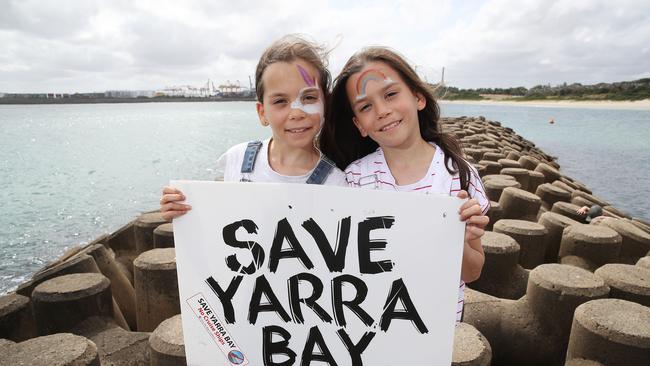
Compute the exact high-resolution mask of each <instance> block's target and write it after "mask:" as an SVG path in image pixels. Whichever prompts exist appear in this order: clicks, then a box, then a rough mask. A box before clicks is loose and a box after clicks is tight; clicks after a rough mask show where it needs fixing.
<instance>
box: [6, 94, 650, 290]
mask: <svg viewBox="0 0 650 366" xmlns="http://www.w3.org/2000/svg"><path fill="white" fill-rule="evenodd" d="M442 113H443V115H444V116H462V115H466V116H478V115H483V116H485V117H486V118H488V119H491V120H496V121H500V122H501V123H502V124H503V125H505V126H509V127H512V128H513V129H514V130H515V131H516V132H517V133H518V134H520V135H522V136H523V137H525V138H527V139H529V140H531V141H533V142H535V143H536V144H537V145H538V146H539V147H540V148H542V149H543V150H544V151H546V152H547V153H549V154H551V155H554V156H558V157H559V163H560V165H561V166H562V168H561V170H562V172H563V173H564V174H566V175H569V176H571V177H573V178H575V179H578V180H580V181H582V182H583V183H586V184H587V186H589V187H590V188H591V189H592V190H593V191H594V193H595V194H596V195H598V196H600V197H602V198H604V199H606V200H608V201H610V202H611V203H613V204H614V206H615V207H617V208H619V209H622V210H623V211H625V212H628V213H630V214H632V215H633V216H638V217H642V218H645V219H649V218H650V207H649V206H650V205H649V204H650V189H649V188H648V184H647V183H646V182H647V181H648V179H649V178H650V172H649V171H648V161H650V148H649V147H648V143H649V142H650V111H635V110H603V109H573V108H571V109H569V108H546V107H544V108H539V107H524V106H491V105H488V106H484V105H465V104H443V105H442ZM550 118H554V119H555V121H556V123H555V124H554V125H549V124H548V121H549V119H550ZM0 131H2V132H1V133H0V187H2V189H1V190H0V198H1V199H2V204H3V210H2V212H3V215H1V216H0V294H2V293H5V292H7V291H9V290H11V289H13V288H15V287H16V286H17V285H18V284H20V283H21V282H23V281H25V280H26V279H27V278H29V276H31V274H32V273H33V272H35V271H37V270H38V269H40V268H41V267H42V266H43V265H44V264H45V263H47V262H48V261H51V260H53V259H56V258H57V257H58V256H59V255H61V253H63V252H64V251H65V250H66V249H67V248H69V247H71V246H74V245H78V244H82V243H85V242H88V241H90V240H92V239H94V238H96V237H97V236H99V235H101V234H103V233H108V232H112V231H114V230H116V229H118V228H119V227H121V226H122V225H124V224H125V223H127V222H128V221H130V220H131V219H133V218H134V217H136V216H137V215H139V214H140V213H141V212H143V211H148V210H152V209H156V208H158V200H159V198H160V191H161V189H162V187H163V186H164V185H165V184H167V183H168V182H169V180H171V179H179V178H183V179H212V178H213V177H214V172H213V167H214V165H215V162H216V160H217V158H218V157H219V156H220V155H221V154H222V153H223V152H224V151H225V150H226V149H227V148H228V147H230V146H232V145H234V144H236V143H238V142H242V141H247V140H251V139H260V138H265V137H266V136H267V135H268V134H269V133H270V132H269V130H268V129H265V128H263V127H262V126H260V124H259V123H258V121H257V116H256V113H255V106H254V103H252V102H224V103H145V104H91V105H31V106H7V105H0Z"/></svg>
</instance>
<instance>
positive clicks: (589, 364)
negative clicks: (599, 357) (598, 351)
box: [564, 358, 605, 366]
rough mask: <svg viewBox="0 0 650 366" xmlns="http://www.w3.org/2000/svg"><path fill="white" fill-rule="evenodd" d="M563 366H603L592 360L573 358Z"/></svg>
mask: <svg viewBox="0 0 650 366" xmlns="http://www.w3.org/2000/svg"><path fill="white" fill-rule="evenodd" d="M564 366H605V365H603V364H602V363H600V362H596V361H592V360H587V359H584V358H574V359H572V360H569V361H567V362H566V363H565V364H564Z"/></svg>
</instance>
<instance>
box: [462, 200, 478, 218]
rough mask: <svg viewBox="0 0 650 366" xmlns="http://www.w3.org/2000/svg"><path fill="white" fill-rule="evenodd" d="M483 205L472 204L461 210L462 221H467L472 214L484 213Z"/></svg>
mask: <svg viewBox="0 0 650 366" xmlns="http://www.w3.org/2000/svg"><path fill="white" fill-rule="evenodd" d="M482 214H483V213H482V212H481V206H479V205H478V203H477V204H475V205H473V206H470V207H468V208H466V209H464V210H462V211H461V212H460V221H465V220H467V219H469V218H470V217H472V216H476V215H482Z"/></svg>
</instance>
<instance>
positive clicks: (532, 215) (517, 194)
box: [499, 187, 542, 221]
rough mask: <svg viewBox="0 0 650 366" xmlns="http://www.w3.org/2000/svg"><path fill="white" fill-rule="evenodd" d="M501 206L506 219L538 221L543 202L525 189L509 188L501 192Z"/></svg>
mask: <svg viewBox="0 0 650 366" xmlns="http://www.w3.org/2000/svg"><path fill="white" fill-rule="evenodd" d="M499 205H501V209H502V210H503V218H504V219H521V220H527V221H537V213H538V211H539V207H540V206H541V205H542V201H541V200H540V199H539V197H537V196H536V195H534V194H532V193H530V192H526V191H524V190H523V189H519V188H514V187H508V188H505V189H504V190H503V192H501V198H499Z"/></svg>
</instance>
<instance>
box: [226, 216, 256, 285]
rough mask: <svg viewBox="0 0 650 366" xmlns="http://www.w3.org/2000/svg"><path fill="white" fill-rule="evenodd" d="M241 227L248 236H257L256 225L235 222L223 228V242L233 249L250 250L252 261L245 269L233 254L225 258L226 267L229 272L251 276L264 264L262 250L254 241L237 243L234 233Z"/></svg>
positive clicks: (246, 221)
mask: <svg viewBox="0 0 650 366" xmlns="http://www.w3.org/2000/svg"><path fill="white" fill-rule="evenodd" d="M240 227H243V228H244V229H246V231H247V232H248V233H249V234H257V225H255V223H254V222H253V221H252V220H248V219H245V220H241V221H235V222H233V223H232V224H229V225H226V226H224V228H223V230H222V234H223V241H224V243H226V245H229V246H231V247H233V248H242V249H250V251H251V254H252V255H253V261H252V262H251V263H250V264H249V265H247V266H246V267H244V266H242V264H241V263H240V262H239V260H237V256H236V255H235V254H232V255H229V256H228V257H227V258H226V266H228V268H230V270H231V271H233V272H237V273H241V274H253V273H255V271H257V269H258V268H260V267H262V265H263V264H264V248H262V246H260V245H259V244H258V243H257V242H254V241H239V240H237V238H236V237H235V232H237V229H239V228H240Z"/></svg>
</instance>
